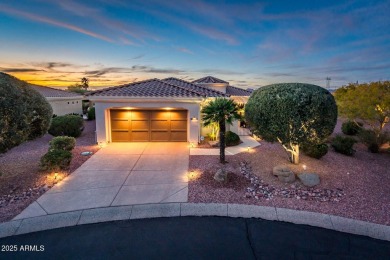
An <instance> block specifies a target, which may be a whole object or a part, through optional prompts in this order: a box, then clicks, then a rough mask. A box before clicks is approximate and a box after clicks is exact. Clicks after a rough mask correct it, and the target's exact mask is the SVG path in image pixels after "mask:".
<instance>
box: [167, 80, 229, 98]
mask: <svg viewBox="0 0 390 260" xmlns="http://www.w3.org/2000/svg"><path fill="white" fill-rule="evenodd" d="M162 81H164V82H167V83H169V84H173V85H175V86H179V87H184V88H187V89H189V90H193V91H196V92H199V93H202V94H203V95H205V96H206V97H228V96H230V95H228V94H225V93H222V92H220V91H217V90H214V89H210V88H207V87H203V86H200V85H196V84H192V83H190V82H188V81H185V80H182V79H178V78H173V77H171V78H166V79H163V80H162Z"/></svg>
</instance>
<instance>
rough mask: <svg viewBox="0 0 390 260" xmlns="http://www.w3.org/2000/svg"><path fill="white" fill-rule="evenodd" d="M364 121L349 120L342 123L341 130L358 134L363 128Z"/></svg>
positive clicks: (347, 133)
mask: <svg viewBox="0 0 390 260" xmlns="http://www.w3.org/2000/svg"><path fill="white" fill-rule="evenodd" d="M362 126H363V124H362V123H356V122H354V121H351V120H348V121H346V122H344V123H343V124H342V125H341V131H342V132H343V133H344V134H346V135H356V134H358V133H359V131H360V129H362Z"/></svg>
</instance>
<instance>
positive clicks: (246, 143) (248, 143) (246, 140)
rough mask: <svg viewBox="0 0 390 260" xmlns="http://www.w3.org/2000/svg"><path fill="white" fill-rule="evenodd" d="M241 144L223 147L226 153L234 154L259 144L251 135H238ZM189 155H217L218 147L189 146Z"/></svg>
mask: <svg viewBox="0 0 390 260" xmlns="http://www.w3.org/2000/svg"><path fill="white" fill-rule="evenodd" d="M240 139H241V141H242V143H241V144H239V145H236V146H229V147H226V148H225V154H226V155H235V154H238V153H242V152H247V151H248V148H249V149H252V148H255V147H257V146H259V145H260V143H259V142H258V141H256V140H255V139H254V138H253V137H251V136H249V135H244V136H240ZM190 154H191V155H219V148H212V149H205V148H191V151H190Z"/></svg>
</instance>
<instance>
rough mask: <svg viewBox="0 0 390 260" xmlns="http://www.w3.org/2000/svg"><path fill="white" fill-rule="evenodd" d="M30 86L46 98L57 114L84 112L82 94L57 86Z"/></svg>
mask: <svg viewBox="0 0 390 260" xmlns="http://www.w3.org/2000/svg"><path fill="white" fill-rule="evenodd" d="M30 86H31V87H32V88H34V89H35V90H37V91H38V92H39V93H40V94H41V95H42V96H44V97H45V98H46V100H47V101H48V102H49V103H50V105H51V107H52V108H53V114H55V115H57V116H62V115H66V114H72V113H76V114H80V115H82V114H83V108H82V107H83V104H82V101H83V99H84V97H83V96H82V95H79V94H77V93H73V92H69V91H65V90H61V89H56V88H50V87H44V86H37V85H30Z"/></svg>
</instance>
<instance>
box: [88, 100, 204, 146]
mask: <svg viewBox="0 0 390 260" xmlns="http://www.w3.org/2000/svg"><path fill="white" fill-rule="evenodd" d="M94 102H95V113H96V139H97V140H96V141H97V143H100V142H103V143H104V142H111V126H110V121H111V120H110V109H113V108H129V109H185V110H187V111H188V115H187V117H188V123H187V127H188V134H187V141H188V142H192V143H194V144H195V145H196V144H197V143H198V142H199V137H200V120H199V117H200V102H195V101H193V102H158V101H156V102H142V103H140V102H139V101H138V102H110V101H94ZM191 118H196V120H191Z"/></svg>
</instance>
